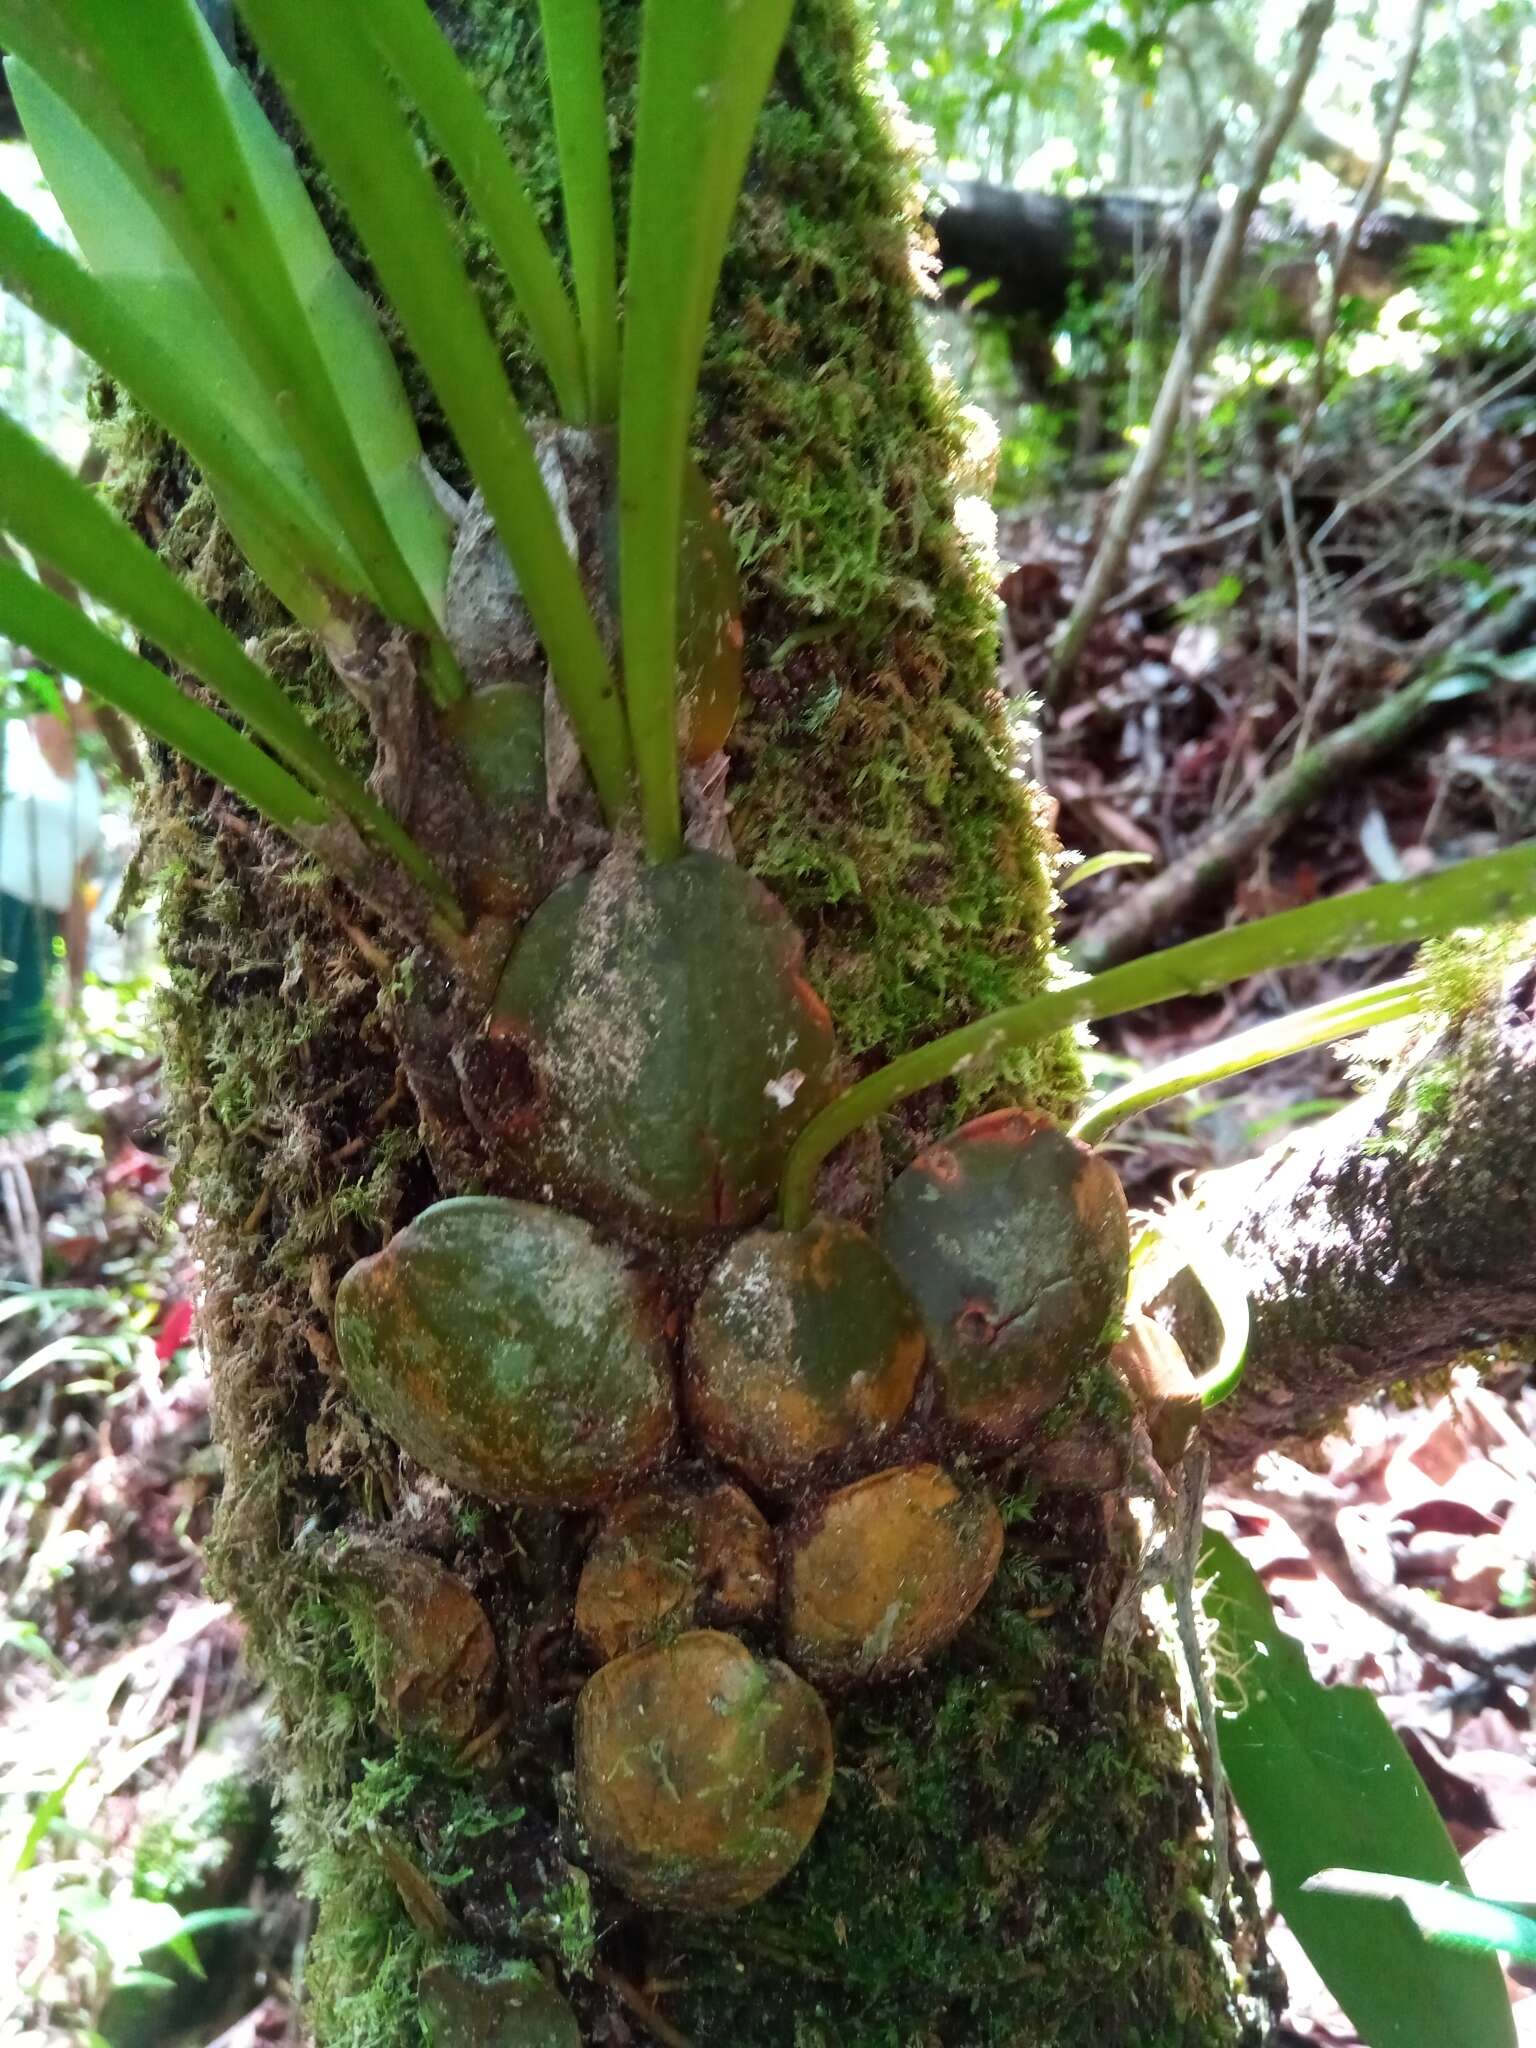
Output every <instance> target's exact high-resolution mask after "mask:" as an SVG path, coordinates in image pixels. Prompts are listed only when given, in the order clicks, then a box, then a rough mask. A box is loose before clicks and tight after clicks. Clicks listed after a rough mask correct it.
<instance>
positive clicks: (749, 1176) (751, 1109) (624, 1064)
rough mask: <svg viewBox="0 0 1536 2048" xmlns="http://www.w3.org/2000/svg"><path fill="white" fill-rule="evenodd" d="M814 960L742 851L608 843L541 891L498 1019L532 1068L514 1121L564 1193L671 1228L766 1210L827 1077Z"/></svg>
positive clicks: (505, 1125)
mask: <svg viewBox="0 0 1536 2048" xmlns="http://www.w3.org/2000/svg"><path fill="white" fill-rule="evenodd" d="M801 962H802V946H801V941H800V935H799V933H798V932H797V931H796V930H795V928H794V926H793V925H792V924H791V923H790V921H789V919H788V917H787V916H786V915H785V913H784V911H783V909H782V908H781V907H780V905H779V904H778V903H777V902H776V901H775V899H774V898H773V897H772V896H771V895H770V894H769V893H768V891H767V890H766V889H765V888H764V887H763V886H762V884H761V883H760V882H757V881H754V880H753V878H752V877H751V876H750V875H748V874H746V873H745V872H744V871H743V870H742V869H740V868H738V867H736V866H734V865H733V864H732V863H731V862H730V861H726V860H721V859H718V858H717V857H716V856H715V855H713V854H705V853H690V854H687V855H685V856H684V857H683V858H682V859H681V860H675V861H668V862H666V863H665V864H663V865H662V866H659V867H646V866H643V865H641V864H640V862H639V861H638V860H637V858H636V857H635V856H634V855H633V854H631V853H629V852H627V851H620V852H617V853H614V854H612V855H610V856H609V858H608V859H607V860H605V861H604V862H603V864H602V866H601V867H599V868H598V869H597V870H596V871H595V872H594V873H592V874H586V875H580V876H578V877H577V878H576V880H575V881H572V882H567V883H566V884H565V885H564V886H563V887H562V888H559V889H557V890H556V891H555V893H554V894H553V895H552V896H551V897H549V898H548V900H547V901H546V902H545V903H544V904H543V905H541V907H540V908H539V909H538V910H537V911H536V912H535V914H534V916H533V918H532V919H531V920H530V922H529V924H528V927H527V929H526V931H525V932H524V934H523V937H522V939H521V941H520V943H519V944H518V946H517V948H516V950H515V951H514V952H513V955H512V959H511V961H510V963H509V965H508V967H507V970H506V973H505V975H504V976H503V977H502V982H501V986H500V988H499V989H498V991H497V995H496V1002H495V1014H494V1017H493V1021H492V1026H491V1030H492V1033H493V1035H494V1036H495V1037H497V1038H498V1039H500V1040H502V1041H503V1042H504V1043H506V1042H510V1043H511V1044H513V1045H516V1046H520V1047H521V1049H522V1051H523V1053H524V1054H525V1055H526V1058H527V1062H528V1069H529V1075H530V1084H529V1097H528V1100H527V1101H526V1102H525V1103H523V1104H521V1105H519V1106H518V1107H517V1108H516V1109H515V1110H513V1111H512V1112H511V1113H509V1114H508V1115H507V1116H505V1117H504V1118H503V1119H502V1121H501V1124H500V1126H499V1128H500V1133H501V1135H502V1136H503V1138H505V1139H506V1140H507V1141H508V1142H510V1143H511V1144H513V1145H514V1146H516V1147H517V1148H518V1149H519V1150H520V1151H521V1153H522V1156H523V1157H524V1158H525V1159H526V1160H527V1162H528V1163H529V1165H530V1166H531V1168H532V1170H533V1172H534V1174H535V1175H536V1176H538V1177H539V1178H541V1179H542V1180H543V1181H544V1182H545V1183H546V1185H547V1189H548V1192H549V1194H550V1197H551V1199H553V1200H558V1201H562V1202H565V1203H568V1204H570V1205H571V1206H579V1207H584V1208H588V1209H591V1210H593V1211H594V1212H596V1213H598V1214H600V1215H603V1216H605V1217H606V1216H613V1217H616V1218H620V1219H624V1220H626V1221H629V1222H632V1223H634V1224H637V1225H638V1226H640V1227H641V1228H650V1229H656V1230H660V1231H668V1232H697V1231H704V1230H711V1229H721V1228H728V1229H737V1228H740V1227H741V1226H742V1225H744V1224H748V1223H751V1222H754V1221H755V1220H756V1219H757V1218H758V1217H759V1216H761V1215H762V1213H763V1212H764V1210H765V1209H766V1208H767V1207H768V1205H769V1203H770V1202H771V1201H772V1200H773V1196H774V1193H775V1190H776V1188H777V1185H778V1179H779V1175H780V1173H781V1171H782V1169H783V1165H784V1159H785V1156H786V1154H787V1153H788V1151H789V1147H790V1145H791V1144H792V1143H793V1142H794V1139H795V1138H796V1137H797V1136H798V1134H799V1133H800V1131H801V1130H802V1129H803V1128H804V1126H805V1124H806V1123H807V1122H808V1121H809V1119H810V1117H811V1116H812V1115H813V1114H814V1112H815V1111H816V1109H817V1108H818V1107H819V1106H820V1105H821V1103H822V1102H823V1101H824V1100H825V1099H826V1094H827V1090H828V1084H829V1073H830V1068H831V1064H832V1026H831V1022H830V1020H829V1018H828V1016H827V1013H826V1010H825V1008H824V1007H823V1005H822V1003H821V1002H820V1000H819V998H818V997H817V996H816V994H815V992H814V990H813V989H812V988H811V986H810V984H809V983H808V982H807V981H806V979H805V977H804V974H803V972H802V966H801Z"/></svg>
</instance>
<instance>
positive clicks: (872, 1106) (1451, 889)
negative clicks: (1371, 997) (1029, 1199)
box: [780, 839, 1536, 1230]
mask: <svg viewBox="0 0 1536 2048" xmlns="http://www.w3.org/2000/svg"><path fill="white" fill-rule="evenodd" d="M1533 914H1536V839H1527V840H1523V841H1522V842H1521V843H1520V845H1518V846H1512V847H1510V848H1508V849H1507V850H1506V851H1505V852H1503V853H1491V854H1487V855H1484V856H1483V857H1482V858H1481V859H1479V860H1464V861H1457V862H1456V863H1455V864H1454V865H1453V866H1451V867H1448V868H1443V869H1442V870H1441V871H1440V873H1439V874H1436V875H1420V876H1416V877H1415V878H1414V879H1413V880H1412V881H1405V882H1382V883H1379V884H1378V885H1377V886H1376V887H1375V888H1372V889H1356V890H1353V891H1351V892H1350V893H1349V894H1348V895H1345V896H1331V897H1329V898H1328V899H1327V900H1326V901H1325V902H1321V903H1308V904H1304V905H1303V906H1302V907H1301V908H1300V909H1299V910H1284V911H1281V912H1280V913H1279V914H1278V915H1277V916H1275V917H1261V918H1256V919H1255V920H1254V921H1253V922H1252V923H1251V924H1240V925H1234V926H1233V928H1232V929H1231V930H1230V931H1224V932H1213V933H1211V934H1210V936H1209V937H1207V938H1203V939H1191V940H1189V942H1188V943H1187V944H1186V945H1182V946H1167V947H1165V948H1164V949H1163V951H1162V952H1160V953H1146V954H1143V955H1142V957H1141V958H1140V959H1139V960H1128V961H1127V962H1126V963H1125V965H1124V966H1123V967H1111V968H1109V969H1108V970H1107V971H1106V972H1105V973H1103V974H1093V975H1090V976H1089V977H1088V978H1087V980H1086V981H1079V982H1076V983H1074V984H1073V985H1072V986H1071V987H1069V988H1058V989H1051V990H1049V991H1048V992H1047V993H1046V994H1045V995H1040V996H1035V997H1033V998H1031V1000H1030V1001H1029V1002H1027V1003H1017V1004H1015V1005H1014V1006H1013V1007H1012V1008H1011V1009H1007V1010H998V1011H995V1012H994V1013H993V1014H992V1015H991V1016H990V1017H981V1018H978V1019H977V1021H976V1022H975V1023H974V1024H965V1025H962V1026H961V1028H960V1029H959V1030H958V1031H951V1032H948V1033H946V1034H945V1036H944V1037H942V1038H935V1039H931V1040H930V1041H929V1043H928V1044H927V1045H921V1046H919V1047H918V1048H917V1049H916V1050H915V1051H914V1052H909V1053H903V1054H902V1056H901V1058H900V1059H895V1060H892V1061H891V1062H890V1064H889V1065H888V1066H885V1067H881V1068H879V1069H878V1070H877V1071H876V1072H875V1073H873V1074H869V1075H866V1076H865V1078H864V1079H863V1080H862V1081H856V1082H855V1083H854V1085H853V1086H852V1087H851V1088H850V1089H848V1090H847V1091H846V1093H844V1094H842V1095H840V1096H838V1098H837V1100H836V1101H835V1102H830V1103H828V1105H827V1107H826V1108H825V1109H823V1110H821V1111H820V1112H819V1113H818V1114H817V1115H816V1116H814V1117H813V1118H812V1119H811V1121H810V1122H809V1123H808V1124H807V1125H806V1127H805V1129H804V1130H803V1131H802V1132H801V1134H800V1136H799V1138H798V1139H797V1140H796V1142H795V1145H794V1148H793V1150H792V1151H791V1153H790V1155H789V1159H788V1162H787V1163H786V1166H785V1169H784V1184H783V1187H782V1189H781V1191H780V1210H781V1213H782V1215H783V1218H784V1223H785V1228H786V1229H789V1230H798V1229H800V1228H801V1227H802V1226H803V1225H804V1223H805V1222H806V1221H807V1219H808V1218H809V1216H810V1210H811V1199H812V1191H813V1189H814V1187H815V1182H816V1175H817V1172H818V1171H819V1170H820V1167H821V1163H822V1161H823V1160H824V1159H825V1158H826V1156H827V1154H828V1153H829V1152H830V1151H831V1150H832V1148H833V1146H834V1145H837V1144H840V1143H841V1142H842V1140H843V1139H844V1138H846V1137H847V1136H848V1135H849V1134H850V1133H851V1132H853V1131H856V1130H857V1129H858V1127H859V1125H860V1124H862V1123H866V1122H867V1121H868V1120H869V1119H870V1118H871V1117H875V1116H882V1115H884V1113H885V1112H886V1111H887V1110H888V1109H892V1108H894V1107H895V1105H896V1104H897V1103H898V1102H904V1101H905V1100H906V1098H907V1097H908V1096H909V1095H915V1094H916V1093H917V1091H918V1090H919V1089H920V1088H932V1087H935V1086H937V1085H938V1084H939V1083H940V1082H942V1081H947V1080H948V1079H949V1078H950V1076H951V1075H952V1074H954V1073H956V1072H958V1071H959V1069H960V1068H961V1067H963V1066H967V1065H970V1064H972V1063H974V1062H975V1061H978V1060H988V1059H993V1058H995V1057H996V1056H997V1055H998V1054H999V1053H1001V1052H1005V1051H1008V1050H1010V1049H1012V1048H1016V1047H1019V1046H1026V1045H1038V1044H1040V1043H1041V1041H1042V1040H1044V1039H1047V1038H1051V1037H1053V1036H1054V1035H1055V1034H1056V1033H1057V1032H1058V1031H1070V1030H1071V1028H1072V1027H1073V1025H1075V1024H1092V1023H1096V1022H1097V1021H1098V1020H1100V1019H1101V1018H1104V1017H1119V1016H1123V1015H1124V1014H1125V1012H1126V1011H1127V1010H1140V1009H1144V1008H1146V1006H1147V1005H1148V1004H1151V1003H1163V1002H1167V1001H1168V1000H1169V999H1170V997H1173V996H1191V995H1208V994H1209V993H1210V992H1211V990H1212V989H1218V988H1225V987H1227V986H1228V985H1229V984H1230V983H1232V982H1234V981H1243V980H1245V979H1246V978H1247V976H1249V975H1250V974H1265V973H1269V972H1271V971H1272V970H1274V969H1275V968H1279V967H1298V966H1301V965H1302V964H1303V963H1304V962H1307V961H1312V960H1335V959H1339V958H1341V957H1342V956H1343V955H1345V954H1350V953H1369V952H1372V951H1374V950H1377V949H1379V948H1381V947H1383V946H1403V945H1408V944H1410V943H1412V942H1414V941H1416V940H1419V939H1427V938H1432V937H1434V936H1435V935H1436V934H1437V933H1440V932H1450V931H1456V930H1458V929H1460V928H1462V927H1464V926H1470V925H1489V924H1499V923H1502V922H1505V921H1507V920H1509V919H1512V918H1521V917H1530V916H1532V915H1533Z"/></svg>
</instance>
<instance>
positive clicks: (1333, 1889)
mask: <svg viewBox="0 0 1536 2048" xmlns="http://www.w3.org/2000/svg"><path fill="white" fill-rule="evenodd" d="M1302 1890H1303V1891H1304V1892H1322V1893H1331V1894H1332V1895H1333V1896H1334V1897H1336V1898H1341V1899H1381V1900H1384V1901H1386V1902H1388V1903H1389V1904H1391V1905H1394V1906H1396V1907H1397V1908H1398V1909H1399V1911H1400V1912H1401V1914H1402V1915H1403V1916H1404V1917H1405V1918H1406V1919H1407V1921H1408V1923H1409V1925H1410V1926H1411V1927H1413V1929H1414V1930H1415V1932H1416V1933H1417V1934H1418V1935H1419V1937H1420V1939H1421V1940H1423V1941H1427V1942H1429V1943H1430V1944H1431V1945H1432V1946H1433V1947H1436V1948H1449V1949H1460V1950H1461V1951H1462V1952H1463V1953H1464V1954H1467V1955H1474V1956H1478V1955H1481V1956H1492V1955H1500V1954H1502V1955H1507V1956H1509V1957H1510V1958H1511V1960H1512V1961H1514V1962H1517V1963H1527V1964H1529V1963H1536V1919H1533V1918H1532V1917H1531V1915H1530V1914H1529V1913H1528V1912H1521V1911H1520V1909H1519V1908H1518V1907H1516V1906H1511V1905H1506V1904H1505V1903H1504V1901H1503V1900H1501V1899H1483V1898H1478V1897H1477V1896H1476V1895H1475V1894H1474V1893H1471V1892H1464V1891H1457V1890H1456V1889H1455V1888H1454V1887H1453V1886H1451V1885H1445V1884H1426V1883H1425V1882H1424V1880H1423V1878H1420V1877H1388V1876H1383V1875H1382V1873H1381V1872H1380V1871H1378V1870H1320V1871H1318V1873H1317V1875H1316V1876H1315V1877H1309V1878H1308V1879H1307V1881H1306V1883H1305V1884H1304V1885H1303V1886H1302Z"/></svg>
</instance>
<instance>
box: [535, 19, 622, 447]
mask: <svg viewBox="0 0 1536 2048" xmlns="http://www.w3.org/2000/svg"><path fill="white" fill-rule="evenodd" d="M539 21H540V24H541V26H542V28H543V31H544V60H545V66H546V68H547V70H548V73H549V89H550V97H551V99H552V100H553V102H554V114H555V144H556V147H557V148H558V150H559V152H560V189H561V192H562V194H563V196H564V199H565V229H566V234H567V236H568V237H569V240H570V244H571V271H572V274H573V276H574V278H575V280H576V304H577V307H578V309H579V311H580V314H581V339H582V344H583V347H584V349H585V352H586V366H587V392H588V396H589V397H590V400H591V405H592V417H593V419H595V420H599V421H602V422H604V423H611V422H612V421H613V420H614V419H615V418H617V416H618V409H619V282H618V256H617V253H616V249H615V241H614V231H613V181H612V179H611V178H610V176H609V172H608V101H607V96H606V94H605V92H604V89H603V36H602V13H601V10H600V8H599V6H598V0H539Z"/></svg>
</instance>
